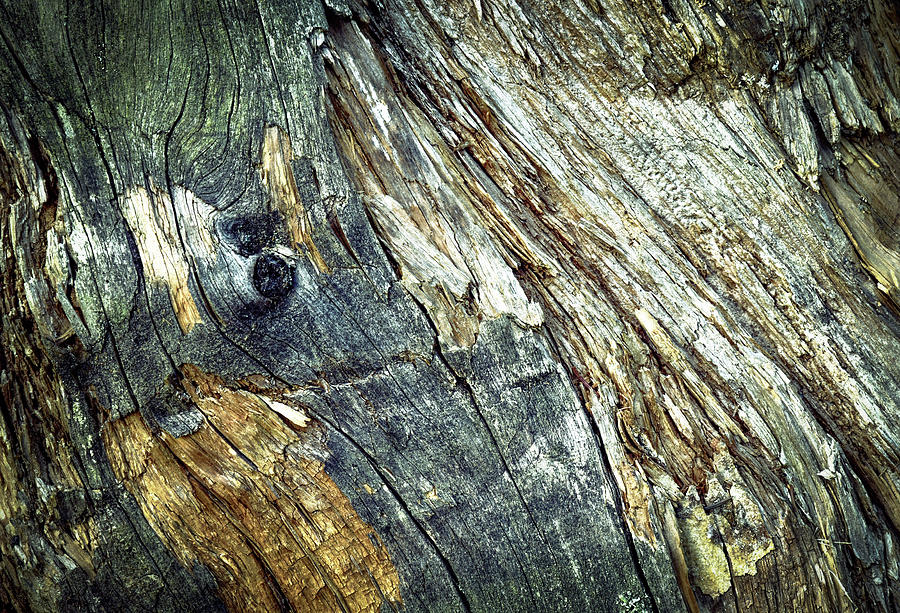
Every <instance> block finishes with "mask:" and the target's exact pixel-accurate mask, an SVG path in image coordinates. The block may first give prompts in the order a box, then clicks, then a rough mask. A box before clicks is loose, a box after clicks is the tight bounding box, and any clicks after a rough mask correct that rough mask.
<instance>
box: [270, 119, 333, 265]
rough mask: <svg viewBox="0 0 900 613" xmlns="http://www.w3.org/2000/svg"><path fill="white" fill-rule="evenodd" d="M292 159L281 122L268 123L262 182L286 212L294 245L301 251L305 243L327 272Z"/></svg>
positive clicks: (315, 261)
mask: <svg viewBox="0 0 900 613" xmlns="http://www.w3.org/2000/svg"><path fill="white" fill-rule="evenodd" d="M293 161H294V151H293V149H292V148H291V141H290V139H289V138H288V135H287V134H286V133H285V132H284V130H282V129H281V128H280V127H278V126H267V127H266V129H265V132H264V134H263V144H262V165H261V167H260V172H261V173H262V180H263V183H264V184H265V186H266V189H267V190H268V191H269V195H270V196H271V197H272V201H273V203H274V204H275V208H276V210H278V211H279V212H281V214H282V215H283V216H284V219H285V222H286V223H287V228H288V234H289V236H290V240H291V246H292V247H293V248H294V249H296V250H297V251H298V252H299V251H301V250H302V248H303V247H305V248H306V252H307V254H308V256H309V258H310V260H311V261H312V263H313V264H315V265H316V268H317V269H318V270H319V271H320V272H326V271H327V270H328V265H327V264H326V263H325V260H323V259H322V256H321V254H319V250H318V249H317V248H316V244H315V243H314V242H313V239H312V235H311V234H310V223H309V218H308V217H307V211H306V209H305V208H304V206H303V200H302V198H301V197H300V192H299V190H298V189H297V181H296V179H295V178H294V170H293V168H292V167H291V162H293Z"/></svg>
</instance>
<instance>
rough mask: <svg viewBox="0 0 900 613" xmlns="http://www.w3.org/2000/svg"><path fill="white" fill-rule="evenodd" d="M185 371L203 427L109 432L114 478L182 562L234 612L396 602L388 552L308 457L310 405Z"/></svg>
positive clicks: (370, 607) (128, 421) (140, 424)
mask: <svg viewBox="0 0 900 613" xmlns="http://www.w3.org/2000/svg"><path fill="white" fill-rule="evenodd" d="M183 372H184V374H185V379H184V380H183V385H184V387H185V390H186V391H187V392H188V393H189V394H190V396H191V398H192V399H193V401H194V402H195V404H196V405H197V406H198V407H199V408H200V410H201V411H202V412H203V414H204V416H205V421H204V423H203V425H202V426H201V427H200V429H199V430H198V431H197V432H195V433H194V434H191V435H188V436H184V437H180V438H174V437H172V436H170V435H169V434H167V433H165V432H161V433H159V434H158V435H154V433H152V432H151V431H150V429H149V428H148V427H147V425H146V424H145V423H144V420H143V419H142V417H141V415H140V414H139V413H134V414H132V415H130V416H128V417H125V418H124V419H120V420H118V421H114V422H111V423H109V424H107V425H106V427H105V429H104V432H103V440H104V443H105V445H106V448H107V452H108V454H109V458H110V462H111V463H112V466H113V469H114V471H115V473H116V475H117V477H118V478H119V479H120V480H121V481H122V482H123V483H124V484H125V486H126V487H127V488H128V490H129V491H130V492H131V493H132V494H133V495H134V496H135V498H136V499H137V500H138V503H139V504H140V505H141V508H142V510H143V512H144V515H145V516H146V517H147V519H148V521H149V522H150V524H151V525H152V526H153V528H154V530H155V531H156V532H157V533H158V534H159V535H160V537H161V538H162V539H163V540H164V542H166V543H167V545H168V546H169V548H170V549H171V550H172V551H173V552H174V554H175V555H176V556H178V557H179V559H180V561H181V562H182V563H183V564H185V565H186V566H188V567H190V566H191V565H192V564H193V563H194V562H195V561H199V562H200V563H202V564H204V565H206V566H207V567H208V568H209V570H210V571H211V572H212V574H213V575H214V576H215V578H216V581H217V582H218V585H219V590H220V596H221V598H222V599H223V601H224V602H225V604H226V606H227V607H228V608H229V610H232V611H277V610H279V608H280V604H279V603H280V602H284V601H287V603H288V604H289V605H290V606H291V607H293V609H294V610H298V611H309V612H315V611H322V612H325V611H327V612H329V613H330V612H333V611H342V612H348V611H375V610H379V607H381V605H382V604H383V603H384V602H385V601H388V604H389V605H390V606H392V607H398V606H400V605H401V599H400V593H399V583H400V581H399V577H398V575H397V571H396V570H395V568H394V566H393V564H392V563H391V560H390V557H389V555H388V552H387V550H386V549H385V547H384V545H383V544H382V543H381V541H380V540H379V538H378V536H377V535H376V534H375V533H374V531H373V530H372V528H371V527H370V526H369V525H367V524H366V523H365V522H363V521H362V519H360V517H359V516H358V515H357V513H356V511H355V510H354V509H353V507H352V506H351V505H350V502H349V500H348V499H347V497H346V496H345V495H344V494H343V493H342V492H341V491H340V490H339V489H338V487H337V485H335V483H334V482H333V481H332V480H331V478H330V477H329V476H328V475H327V474H326V472H325V469H324V465H323V464H322V463H321V462H320V461H318V460H316V459H313V458H312V457H310V455H311V454H310V453H309V451H308V450H309V449H310V448H311V446H313V445H318V444H319V443H318V437H316V435H315V434H314V433H313V431H312V429H314V428H317V427H318V426H317V425H316V424H315V422H314V421H313V420H312V419H310V418H309V417H308V416H307V415H306V413H305V411H304V410H303V407H302V406H299V405H294V406H291V401H290V400H289V399H286V398H274V397H273V398H269V397H267V396H266V395H265V394H262V393H254V392H252V391H249V390H245V389H236V388H233V387H229V386H226V385H225V384H224V383H223V382H222V381H221V380H220V379H219V378H217V377H215V376H214V375H209V374H206V373H203V372H201V371H199V370H198V369H196V368H194V367H191V366H185V367H183ZM273 406H275V407H279V408H281V409H282V410H281V411H276V410H275V409H273V408H272V407H273ZM285 407H287V408H288V409H289V410H288V409H286V408H285ZM285 415H287V417H286V416H285Z"/></svg>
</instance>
